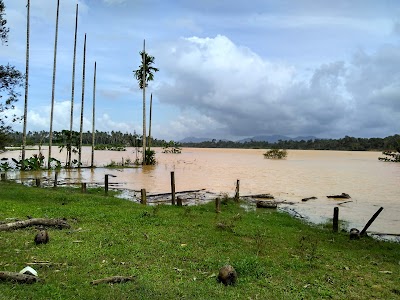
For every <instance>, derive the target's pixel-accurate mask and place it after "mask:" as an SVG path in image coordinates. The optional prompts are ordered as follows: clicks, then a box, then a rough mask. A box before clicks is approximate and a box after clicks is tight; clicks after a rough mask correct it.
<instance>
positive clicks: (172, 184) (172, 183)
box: [171, 171, 175, 205]
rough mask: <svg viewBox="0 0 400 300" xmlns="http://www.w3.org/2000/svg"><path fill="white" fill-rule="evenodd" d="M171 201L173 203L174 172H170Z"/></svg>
mask: <svg viewBox="0 0 400 300" xmlns="http://www.w3.org/2000/svg"><path fill="white" fill-rule="evenodd" d="M171 198H172V199H171V201H172V205H175V172H173V171H172V172H171Z"/></svg>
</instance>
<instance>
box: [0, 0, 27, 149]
mask: <svg viewBox="0 0 400 300" xmlns="http://www.w3.org/2000/svg"><path fill="white" fill-rule="evenodd" d="M4 16H5V5H4V3H3V0H0V39H1V42H2V44H3V45H4V44H7V40H8V33H9V30H10V29H9V28H8V27H6V24H7V20H6V19H5V18H4ZM23 81H24V76H23V74H22V73H21V72H20V71H18V70H16V69H15V67H14V66H10V65H9V64H7V65H5V66H4V65H0V149H2V148H4V147H5V146H6V141H7V136H8V134H9V133H10V132H11V131H12V130H11V123H12V122H15V121H17V120H18V119H19V118H18V117H17V116H16V115H15V114H10V113H9V111H10V110H12V109H14V104H15V102H17V101H18V97H19V96H20V93H19V92H18V88H19V87H21V86H22V85H23Z"/></svg>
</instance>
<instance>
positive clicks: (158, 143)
mask: <svg viewBox="0 0 400 300" xmlns="http://www.w3.org/2000/svg"><path fill="white" fill-rule="evenodd" d="M62 135H63V133H62V131H59V132H58V131H55V132H54V137H55V139H54V140H55V145H58V146H60V145H61V144H62V142H61V141H62ZM48 136H49V132H47V131H33V132H32V131H29V132H28V133H27V145H48ZM95 138H96V141H95V144H96V145H113V146H123V147H141V146H142V145H143V144H142V135H139V134H137V133H136V132H135V133H133V134H132V133H127V132H126V133H122V132H120V131H111V132H105V131H97V130H96V134H95ZM21 143H22V133H20V132H13V133H11V134H10V135H9V142H8V145H9V146H20V145H21ZM91 143H92V133H91V132H89V131H87V132H84V133H83V144H84V145H90V144H91ZM151 144H152V146H153V147H164V146H165V145H166V144H168V142H167V141H165V140H163V139H156V138H154V139H153V138H152V139H151ZM176 144H177V145H179V146H181V147H188V148H242V149H298V150H342V151H385V150H391V151H397V152H400V135H399V134H395V135H392V136H388V137H385V138H356V137H351V136H345V137H344V138H340V139H313V140H300V141H294V140H285V141H283V140H279V141H278V142H276V143H271V142H267V141H246V142H234V141H226V140H212V141H203V142H199V143H176Z"/></svg>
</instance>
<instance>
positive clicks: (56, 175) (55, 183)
mask: <svg viewBox="0 0 400 300" xmlns="http://www.w3.org/2000/svg"><path fill="white" fill-rule="evenodd" d="M57 180H58V173H57V172H55V174H54V185H53V186H54V187H55V188H56V187H57Z"/></svg>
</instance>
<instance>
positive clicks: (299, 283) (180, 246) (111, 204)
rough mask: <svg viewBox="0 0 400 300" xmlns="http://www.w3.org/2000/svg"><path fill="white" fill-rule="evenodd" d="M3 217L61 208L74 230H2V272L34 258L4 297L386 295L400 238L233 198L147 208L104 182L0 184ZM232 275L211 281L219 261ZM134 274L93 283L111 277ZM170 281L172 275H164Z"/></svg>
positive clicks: (56, 214) (51, 214)
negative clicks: (43, 239)
mask: <svg viewBox="0 0 400 300" xmlns="http://www.w3.org/2000/svg"><path fill="white" fill-rule="evenodd" d="M0 189H1V193H0V220H1V221H2V222H12V221H15V220H16V219H19V220H24V219H27V216H29V217H32V218H40V217H46V218H65V219H66V221H67V222H68V223H69V224H70V225H71V228H70V229H62V230H60V229H53V228H48V232H49V236H50V241H49V243H48V244H45V245H35V244H34V242H33V237H34V235H35V233H36V229H35V228H26V229H20V230H16V231H0V241H1V242H0V271H1V270H3V271H13V272H15V271H17V272H18V271H19V270H21V269H23V268H24V267H25V266H27V265H30V266H32V267H33V268H34V269H35V270H36V271H37V272H38V275H39V278H40V279H42V281H41V282H38V283H35V284H32V285H29V286H26V285H21V284H15V283H8V282H2V283H0V285H1V290H2V294H1V296H0V299H1V298H4V299H29V298H33V297H35V298H38V299H48V298H54V297H58V298H62V299H71V298H74V297H75V298H76V297H79V298H82V299H96V298H101V299H126V298H127V297H128V298H134V299H149V298H151V299H177V298H190V299H204V298H205V297H206V298H208V299H244V298H251V299H257V298H258V299H284V298H285V299H321V298H330V299H344V298H348V299H394V298H396V297H399V295H400V290H399V289H398V287H399V286H400V277H399V276H398V274H399V272H400V265H399V262H400V245H399V244H395V243H388V242H380V241H376V240H374V239H371V238H368V237H366V238H362V239H360V240H350V239H349V236H348V234H347V233H341V232H339V233H333V232H332V230H330V229H327V228H326V227H324V226H310V225H309V224H307V223H305V222H302V221H300V220H297V219H294V218H292V217H291V216H288V215H287V214H282V213H279V212H276V211H272V210H265V209H257V210H246V208H245V207H242V206H240V205H237V204H236V203H235V202H233V201H231V200H227V201H226V202H224V203H222V204H221V212H220V213H218V214H217V213H216V212H215V205H214V203H208V204H204V205H199V206H186V207H177V206H170V205H158V206H143V205H140V204H136V203H133V202H130V201H126V200H122V199H118V198H115V197H113V196H112V195H110V196H105V195H104V190H103V189H88V190H87V193H85V194H83V193H81V192H80V191H79V190H78V189H71V188H58V189H50V188H49V189H43V188H32V187H26V186H23V185H21V184H15V183H5V182H0ZM225 264H230V265H232V266H234V268H235V269H236V271H237V273H238V280H237V283H236V285H235V286H228V287H225V286H224V285H222V284H218V283H217V281H216V276H217V274H218V270H219V268H220V267H221V266H223V265H225ZM116 275H119V276H130V277H132V278H134V279H133V281H132V282H126V283H121V284H112V285H110V284H100V285H91V284H90V282H92V281H94V280H98V279H101V278H105V277H110V276H116ZM166 283H168V284H166Z"/></svg>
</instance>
